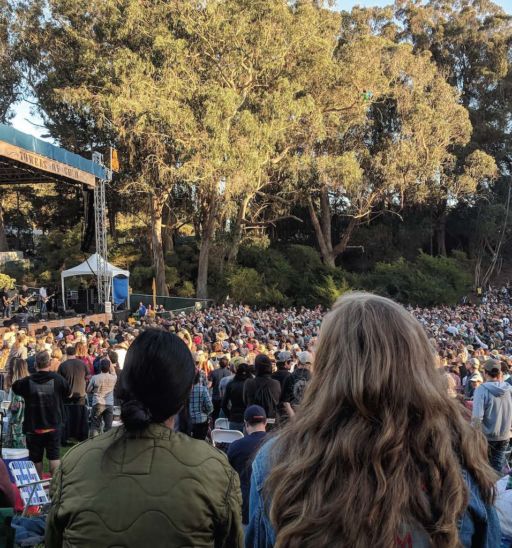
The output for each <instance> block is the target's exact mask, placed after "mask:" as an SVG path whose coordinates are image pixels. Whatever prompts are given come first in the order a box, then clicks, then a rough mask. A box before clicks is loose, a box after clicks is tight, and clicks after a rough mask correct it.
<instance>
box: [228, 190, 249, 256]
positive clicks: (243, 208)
mask: <svg viewBox="0 0 512 548" xmlns="http://www.w3.org/2000/svg"><path fill="white" fill-rule="evenodd" d="M251 197H252V196H250V195H249V196H246V197H245V198H244V199H243V200H242V203H241V204H240V207H239V208H238V213H237V216H236V222H235V226H234V227H233V238H232V240H231V245H230V246H229V250H228V256H227V259H228V263H234V262H235V261H236V258H237V256H238V250H239V249H240V243H241V241H242V234H243V222H244V219H245V214H246V212H247V206H248V205H249V202H250V201H251Z"/></svg>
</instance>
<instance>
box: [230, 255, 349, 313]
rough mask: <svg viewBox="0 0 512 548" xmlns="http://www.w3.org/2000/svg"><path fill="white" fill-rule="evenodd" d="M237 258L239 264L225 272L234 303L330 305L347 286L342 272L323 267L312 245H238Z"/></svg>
mask: <svg viewBox="0 0 512 548" xmlns="http://www.w3.org/2000/svg"><path fill="white" fill-rule="evenodd" d="M239 261H240V263H241V265H242V266H240V267H236V268H235V269H234V270H233V271H232V272H231V273H230V274H229V275H228V286H229V295H230V297H231V298H232V299H233V300H235V301H237V302H244V303H247V304H251V305H259V306H265V305H270V306H278V305H285V304H294V305H304V306H316V305H317V304H322V305H325V306H330V305H332V304H333V302H334V301H335V300H336V299H337V298H338V297H339V296H340V295H342V294H343V293H344V292H345V291H347V290H348V289H349V286H348V283H347V281H346V279H345V276H344V274H343V272H342V271H341V270H337V269H331V268H328V267H325V266H324V265H323V264H322V261H321V259H320V256H319V254H318V252H317V251H316V250H315V249H314V248H312V247H307V246H303V245H290V246H288V247H286V248H282V249H275V248H269V249H261V248H257V247H242V249H241V250H240V254H239Z"/></svg>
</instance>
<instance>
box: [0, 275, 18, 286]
mask: <svg viewBox="0 0 512 548" xmlns="http://www.w3.org/2000/svg"><path fill="white" fill-rule="evenodd" d="M15 282H16V280H15V279H14V278H11V277H10V276H8V275H7V274H2V273H0V287H5V288H7V289H14V284H15Z"/></svg>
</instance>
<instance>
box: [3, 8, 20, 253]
mask: <svg viewBox="0 0 512 548" xmlns="http://www.w3.org/2000/svg"><path fill="white" fill-rule="evenodd" d="M12 16H13V11H12V7H11V5H10V2H9V1H8V0H0V123H2V124H5V123H6V122H7V121H8V120H9V119H10V117H11V116H12V110H11V107H12V105H13V104H14V103H15V102H16V100H17V99H18V96H19V92H20V82H21V72H20V70H19V65H18V64H17V63H16V53H15V50H14V48H13V39H12ZM4 194H5V191H2V196H1V198H0V251H8V250H9V246H8V243H7V237H6V234H5V223H4V211H3V200H2V198H3V195H4Z"/></svg>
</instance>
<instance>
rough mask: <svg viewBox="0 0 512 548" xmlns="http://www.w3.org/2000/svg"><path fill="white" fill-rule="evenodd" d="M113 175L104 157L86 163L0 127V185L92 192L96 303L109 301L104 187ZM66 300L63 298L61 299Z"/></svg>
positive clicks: (109, 283)
mask: <svg viewBox="0 0 512 548" xmlns="http://www.w3.org/2000/svg"><path fill="white" fill-rule="evenodd" d="M111 179H112V172H111V171H110V170H109V169H107V167H106V166H105V165H104V163H103V155H102V154H99V153H96V152H95V153H93V159H92V160H89V159H87V158H84V157H82V156H79V155H78V154H75V153H73V152H70V151H68V150H65V149H63V148H60V147H57V146H55V145H52V144H51V143H47V142H46V141H42V140H41V139H37V138H36V137H33V136H32V135H28V134H26V133H23V132H21V131H18V130H16V129H14V128H13V127H11V126H8V125H5V124H0V185H26V184H41V183H55V182H63V183H68V184H80V185H83V186H84V187H88V188H89V189H94V219H95V236H96V252H97V253H98V255H99V256H100V257H101V261H99V262H100V263H101V267H100V268H99V269H98V274H97V286H98V302H99V304H100V305H105V303H106V302H110V301H111V298H110V296H111V292H112V286H111V279H110V278H109V277H108V275H107V266H106V265H107V264H108V246H107V204H106V198H105V186H106V184H107V183H108V182H109V181H110V180H111ZM62 298H63V299H65V295H63V296H62Z"/></svg>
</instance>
